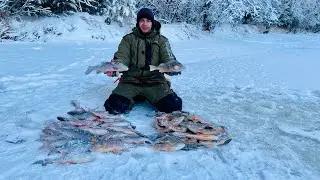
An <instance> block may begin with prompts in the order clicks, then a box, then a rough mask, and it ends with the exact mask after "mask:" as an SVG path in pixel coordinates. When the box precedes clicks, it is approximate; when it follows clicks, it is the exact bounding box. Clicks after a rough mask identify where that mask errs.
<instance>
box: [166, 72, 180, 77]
mask: <svg viewBox="0 0 320 180" xmlns="http://www.w3.org/2000/svg"><path fill="white" fill-rule="evenodd" d="M166 74H168V75H169V76H176V75H179V74H181V72H166Z"/></svg>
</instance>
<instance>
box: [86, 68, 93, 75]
mask: <svg viewBox="0 0 320 180" xmlns="http://www.w3.org/2000/svg"><path fill="white" fill-rule="evenodd" d="M94 69H95V66H89V67H88V69H87V70H86V72H85V74H86V75H88V74H90V73H91V72H92V71H93V70H94Z"/></svg>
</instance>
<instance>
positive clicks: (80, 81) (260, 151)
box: [0, 27, 320, 179]
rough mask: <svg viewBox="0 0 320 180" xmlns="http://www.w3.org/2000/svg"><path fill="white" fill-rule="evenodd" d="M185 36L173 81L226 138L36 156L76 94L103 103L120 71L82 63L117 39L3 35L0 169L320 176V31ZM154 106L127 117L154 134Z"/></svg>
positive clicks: (14, 175) (15, 172) (8, 175)
mask: <svg viewBox="0 0 320 180" xmlns="http://www.w3.org/2000/svg"><path fill="white" fill-rule="evenodd" d="M177 28H178V27H177ZM165 30H166V29H164V34H166V33H167V34H170V33H171V32H174V31H173V30H172V29H170V31H169V30H168V31H165ZM119 39H120V38H119ZM179 39H184V38H176V39H174V40H172V41H171V45H172V48H173V51H174V53H175V55H176V57H177V59H178V60H179V61H181V62H182V63H183V64H184V65H185V66H186V70H185V71H184V72H183V73H182V74H181V75H179V76H176V77H172V88H173V89H174V90H175V91H176V92H177V94H178V95H179V96H181V98H182V99H183V102H184V104H183V109H184V110H186V111H190V112H193V113H196V114H199V115H201V116H203V117H204V118H205V119H207V120H210V121H212V122H215V123H217V124H219V125H224V126H226V127H227V128H228V131H229V133H230V134H231V135H232V136H233V140H232V141H231V142H230V143H229V144H228V145H225V146H222V147H218V148H215V149H198V150H191V151H177V152H171V153H167V152H153V151H152V150H151V149H148V148H137V149H134V150H132V151H131V152H124V153H122V154H121V155H114V154H94V155H95V156H96V160H95V161H94V162H91V163H86V164H77V165H48V166H46V167H42V166H39V165H32V163H33V162H34V161H36V160H40V159H44V158H46V157H47V155H46V153H44V152H41V151H40V150H39V149H38V148H39V147H40V142H39V141H36V140H37V139H38V138H39V135H40V132H41V130H42V128H43V127H44V126H45V125H46V123H48V122H50V121H53V120H55V118H56V116H59V115H64V114H65V113H66V112H67V111H68V110H71V109H72V106H71V105H70V101H71V100H73V99H77V100H79V101H80V102H81V103H82V104H83V105H86V106H87V107H91V108H96V107H97V108H98V109H100V110H103V103H104V101H105V99H106V98H107V97H108V95H109V94H110V93H111V91H112V90H113V88H115V86H116V84H115V83H113V81H114V80H115V79H112V78H108V77H106V76H105V75H95V74H90V75H88V76H85V74H84V72H85V70H86V68H87V67H88V66H89V65H95V64H98V63H100V62H101V61H105V60H110V59H111V58H112V57H113V53H114V52H115V50H116V49H117V45H118V42H119V41H115V42H113V41H106V42H104V41H62V40H61V41H52V42H47V43H27V42H2V43H0V99H1V101H0V113H1V121H0V159H1V161H0V179H151V178H152V179H319V178H320V164H319V162H320V156H319V153H320V151H319V149H320V111H319V110H320V83H319V80H318V78H319V77H320V71H319V70H318V68H319V67H320V61H319V57H320V36H319V34H283V33H272V34H267V35H265V34H263V35H262V34H261V35H260V34H246V35H244V34H240V35H237V36H235V35H233V34H232V33H230V32H223V31H221V32H220V33H218V32H217V33H216V34H215V35H213V36H210V37H208V38H200V39H195V38H193V39H191V40H179ZM152 111H153V109H152V107H151V106H149V105H148V104H139V105H137V106H135V107H134V109H133V110H132V111H131V112H130V113H129V114H126V115H123V117H125V118H126V119H127V120H129V121H130V122H132V123H133V124H134V125H136V126H137V129H138V130H139V131H141V132H142V133H145V134H147V135H151V136H152V135H155V133H156V132H155V130H154V128H153V127H152V121H153V119H152V117H150V113H152ZM19 140H24V141H21V143H20V144H13V143H8V142H7V141H12V142H15V141H19Z"/></svg>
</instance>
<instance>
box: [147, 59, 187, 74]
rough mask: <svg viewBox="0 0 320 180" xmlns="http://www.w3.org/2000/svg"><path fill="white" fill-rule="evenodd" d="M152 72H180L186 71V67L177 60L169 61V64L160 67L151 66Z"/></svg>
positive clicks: (162, 64)
mask: <svg viewBox="0 0 320 180" xmlns="http://www.w3.org/2000/svg"><path fill="white" fill-rule="evenodd" d="M149 67H150V71H155V70H158V71H159V72H161V73H164V72H180V71H182V70H184V66H183V65H182V64H181V63H179V62H178V61H176V60H173V61H169V62H167V63H161V64H159V66H153V65H150V66H149Z"/></svg>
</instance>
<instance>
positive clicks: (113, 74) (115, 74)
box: [104, 71, 119, 77]
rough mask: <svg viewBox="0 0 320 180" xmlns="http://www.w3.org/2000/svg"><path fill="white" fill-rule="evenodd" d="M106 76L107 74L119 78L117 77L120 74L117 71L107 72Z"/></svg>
mask: <svg viewBox="0 0 320 180" xmlns="http://www.w3.org/2000/svg"><path fill="white" fill-rule="evenodd" d="M104 74H106V75H107V76H109V77H117V76H119V72H117V71H107V72H105V73H104Z"/></svg>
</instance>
